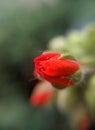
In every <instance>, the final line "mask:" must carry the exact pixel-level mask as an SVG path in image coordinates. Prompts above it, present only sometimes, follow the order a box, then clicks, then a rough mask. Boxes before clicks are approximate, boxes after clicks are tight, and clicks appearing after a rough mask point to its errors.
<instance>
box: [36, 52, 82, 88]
mask: <svg viewBox="0 0 95 130" xmlns="http://www.w3.org/2000/svg"><path fill="white" fill-rule="evenodd" d="M60 57H62V54H60V53H47V54H42V55H40V56H38V57H36V58H35V59H34V64H35V73H36V75H37V77H38V76H40V77H42V78H43V79H45V80H47V81H49V82H51V83H54V84H58V85H64V86H71V85H74V82H73V80H72V78H70V76H71V75H73V74H74V73H75V72H76V71H78V70H79V69H80V67H79V65H78V63H77V61H75V60H72V59H66V58H64V57H63V58H60Z"/></svg>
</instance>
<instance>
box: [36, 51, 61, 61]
mask: <svg viewBox="0 0 95 130" xmlns="http://www.w3.org/2000/svg"><path fill="white" fill-rule="evenodd" d="M60 55H61V54H59V53H49V54H48V53H47V54H42V55H40V56H38V57H36V58H35V59H34V62H35V63H36V62H39V61H43V60H48V59H50V58H52V57H55V56H60Z"/></svg>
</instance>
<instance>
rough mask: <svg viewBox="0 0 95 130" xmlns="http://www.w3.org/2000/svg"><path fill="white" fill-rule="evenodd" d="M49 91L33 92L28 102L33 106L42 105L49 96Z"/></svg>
mask: <svg viewBox="0 0 95 130" xmlns="http://www.w3.org/2000/svg"><path fill="white" fill-rule="evenodd" d="M51 95H52V94H51V93H50V92H44V93H34V94H32V95H31V98H30V103H31V104H32V105H34V106H38V105H44V104H45V103H46V102H47V101H48V100H49V98H50V97H51Z"/></svg>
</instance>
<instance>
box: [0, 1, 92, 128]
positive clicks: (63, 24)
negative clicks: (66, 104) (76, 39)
mask: <svg viewBox="0 0 95 130" xmlns="http://www.w3.org/2000/svg"><path fill="white" fill-rule="evenodd" d="M94 20H95V1H94V0H0V130H59V129H60V130H69V129H71V128H70V127H69V126H70V125H68V122H69V121H68V120H69V116H68V115H66V113H64V114H63V115H61V114H60V113H59V111H58V110H57V109H56V108H54V107H51V108H48V109H47V108H46V109H45V108H43V107H42V108H35V107H33V106H31V105H30V104H29V97H30V94H31V92H32V90H33V88H34V85H35V84H36V82H38V80H33V81H32V82H28V80H29V79H32V78H33V69H34V68H33V67H34V65H33V58H34V57H35V56H37V55H39V54H41V52H43V51H44V50H45V49H46V47H47V43H48V42H49V40H50V39H51V38H53V37H56V36H58V35H63V34H65V32H67V31H68V30H69V29H71V28H82V27H83V26H84V25H85V24H87V23H91V22H94Z"/></svg>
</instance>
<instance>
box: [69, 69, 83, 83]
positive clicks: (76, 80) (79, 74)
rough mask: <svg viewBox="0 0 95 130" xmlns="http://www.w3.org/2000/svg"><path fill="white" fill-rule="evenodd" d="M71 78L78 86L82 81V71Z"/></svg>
mask: <svg viewBox="0 0 95 130" xmlns="http://www.w3.org/2000/svg"><path fill="white" fill-rule="evenodd" d="M69 78H70V79H71V80H72V81H73V82H74V83H75V84H76V83H78V82H80V80H81V79H82V72H81V70H78V71H76V72H75V73H74V74H72V75H70V76H69Z"/></svg>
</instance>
